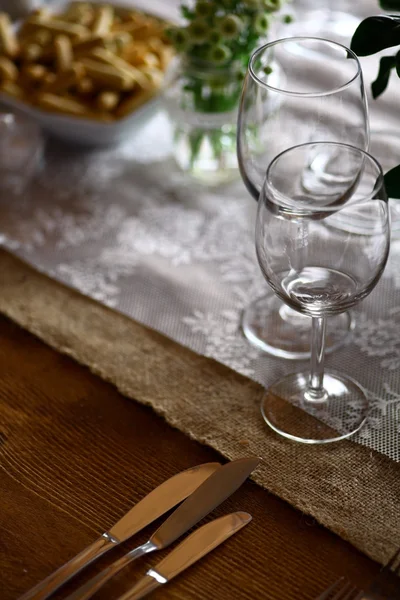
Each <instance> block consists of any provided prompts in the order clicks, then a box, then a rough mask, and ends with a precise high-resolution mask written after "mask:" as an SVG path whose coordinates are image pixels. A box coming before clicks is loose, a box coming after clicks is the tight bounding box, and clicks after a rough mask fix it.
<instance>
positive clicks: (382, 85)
mask: <svg viewBox="0 0 400 600" xmlns="http://www.w3.org/2000/svg"><path fill="white" fill-rule="evenodd" d="M396 59H397V57H395V56H383V57H382V58H381V60H380V62H379V72H378V76H377V78H376V79H375V81H374V82H373V83H372V85H371V90H372V96H373V97H374V98H377V97H378V96H380V95H381V94H382V92H384V91H385V90H386V88H387V84H388V83H389V77H390V73H391V71H392V69H393V68H394V67H395V66H396Z"/></svg>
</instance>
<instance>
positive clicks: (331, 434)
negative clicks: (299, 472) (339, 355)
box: [261, 372, 368, 444]
mask: <svg viewBox="0 0 400 600" xmlns="http://www.w3.org/2000/svg"><path fill="white" fill-rule="evenodd" d="M308 380H309V373H293V374H292V375H287V376H286V377H284V378H283V379H281V380H280V381H278V382H277V383H274V384H273V385H272V386H271V387H270V388H269V389H268V390H267V391H266V393H265V394H264V397H263V399H262V402H261V413H262V416H263V418H264V420H265V422H266V423H267V424H268V425H269V426H270V427H271V429H273V430H274V431H275V432H276V433H278V434H279V435H282V436H284V437H286V438H288V439H290V440H293V441H296V442H301V443H303V444H328V443H330V442H338V441H340V440H343V439H345V438H348V437H350V436H352V435H354V434H355V433H356V432H357V431H359V430H360V429H361V427H362V426H363V425H364V423H365V422H366V419H367V416H368V400H367V398H366V395H365V393H364V391H363V389H362V388H361V387H360V386H359V385H358V383H356V382H355V381H354V380H353V379H351V378H350V377H347V376H344V375H339V374H337V373H333V372H327V373H326V374H325V375H324V389H325V391H326V392H327V398H328V399H327V400H325V401H321V402H316V401H312V402H310V401H308V400H306V398H305V396H304V394H305V392H306V391H307V386H308Z"/></svg>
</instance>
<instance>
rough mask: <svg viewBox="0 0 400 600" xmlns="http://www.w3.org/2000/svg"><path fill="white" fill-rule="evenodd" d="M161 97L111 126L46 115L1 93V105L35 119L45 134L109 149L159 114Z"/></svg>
mask: <svg viewBox="0 0 400 600" xmlns="http://www.w3.org/2000/svg"><path fill="white" fill-rule="evenodd" d="M159 102H160V98H159V97H154V98H152V99H151V100H148V101H147V102H146V103H145V104H143V105H142V106H140V107H139V108H137V109H136V110H135V111H133V112H132V113H131V114H129V115H128V116H126V117H124V118H123V119H119V120H118V121H113V122H111V123H102V122H101V121H95V120H94V119H84V118H80V117H74V116H70V115H64V114H61V113H60V114H58V113H52V112H47V111H44V110H41V109H40V108H37V107H36V106H30V105H29V104H27V103H25V102H21V101H20V100H17V99H16V98H13V97H12V96H9V95H8V94H4V93H0V103H1V104H2V105H3V106H5V107H7V108H9V109H11V110H13V111H17V112H19V113H21V114H23V115H26V116H27V117H29V118H31V119H33V120H34V121H35V122H36V123H37V124H38V125H40V127H41V128H42V129H43V131H44V132H45V133H47V134H48V135H50V136H52V137H56V138H59V139H63V140H65V141H68V142H72V143H74V144H79V145H81V146H110V145H113V144H118V143H119V142H122V141H123V140H125V139H127V138H128V137H131V136H132V135H134V134H135V131H138V130H139V128H141V127H142V126H143V125H144V124H145V123H147V121H148V120H149V119H150V118H151V117H152V116H153V114H154V113H155V112H156V110H157V107H158V104H159Z"/></svg>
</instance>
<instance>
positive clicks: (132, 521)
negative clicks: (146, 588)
mask: <svg viewBox="0 0 400 600" xmlns="http://www.w3.org/2000/svg"><path fill="white" fill-rule="evenodd" d="M220 468H221V465H220V464H219V463H205V464H203V465H198V466H196V467H192V468H191V469H187V470H186V471H182V473H178V474H177V475H174V476H173V477H171V478H170V479H168V480H167V481H164V482H163V483H162V484H161V485H159V486H158V487H157V488H155V489H154V490H152V491H151V492H150V493H149V494H148V495H147V496H145V497H144V498H142V500H140V502H138V503H137V504H135V506H133V508H131V509H130V511H128V512H127V513H126V515H124V516H123V517H122V519H120V520H119V521H118V522H117V523H115V525H113V527H111V529H110V530H109V531H106V532H105V533H103V534H102V535H101V536H100V537H99V538H98V539H97V540H95V541H94V542H93V543H92V544H91V545H90V546H88V547H87V548H85V549H84V550H82V552H80V553H79V554H77V555H76V556H75V557H74V558H72V559H71V560H70V561H69V562H67V563H65V564H64V565H62V566H61V567H60V568H59V569H57V571H55V572H54V573H52V574H51V575H49V576H48V577H46V579H43V581H41V582H40V583H38V584H37V585H36V586H35V587H33V588H32V589H31V590H29V591H28V592H26V593H25V594H24V595H23V596H21V598H20V600H44V599H45V598H48V596H50V594H52V593H53V592H55V591H56V590H57V589H58V588H59V587H60V586H61V585H63V584H64V583H66V582H67V581H68V580H69V579H71V577H73V576H74V575H76V574H77V573H79V571H81V570H82V569H83V568H84V567H86V566H87V565H88V564H89V563H91V562H92V561H93V560H95V559H97V558H99V556H102V555H103V554H105V553H106V552H108V551H109V550H111V548H114V547H115V546H118V544H120V543H121V542H124V541H125V540H127V539H128V538H130V537H131V536H133V535H134V534H135V533H137V532H138V531H140V530H141V529H143V528H144V527H146V526H147V525H149V524H150V523H152V522H153V521H155V520H156V519H158V517H161V515H163V514H164V513H166V512H168V511H169V510H171V508H173V507H174V506H176V505H177V504H179V502H182V500H184V499H185V498H187V497H188V496H190V494H191V493H192V492H193V491H194V490H195V489H196V488H198V487H199V485H200V484H201V483H203V481H205V480H206V479H207V477H209V476H210V475H211V474H212V473H214V472H215V471H216V470H218V469H220Z"/></svg>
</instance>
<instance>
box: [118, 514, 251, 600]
mask: <svg viewBox="0 0 400 600" xmlns="http://www.w3.org/2000/svg"><path fill="white" fill-rule="evenodd" d="M250 521H251V515H249V514H248V513H245V512H235V513H232V514H230V515H225V517H221V518H220V519H215V521H211V523H207V525H203V527H200V529H197V531H195V532H194V533H192V534H191V535H189V537H187V538H186V539H185V540H184V541H183V542H182V543H181V544H179V546H178V547H177V548H174V550H172V552H170V553H169V554H168V556H166V558H164V559H163V560H162V561H161V562H159V563H158V565H157V566H156V567H155V568H154V569H149V570H148V571H147V573H146V575H145V576H144V577H143V578H142V579H140V580H139V581H138V583H137V584H136V585H134V586H133V587H132V588H131V589H130V590H129V591H128V592H126V593H125V594H123V595H122V596H120V597H119V598H118V600H140V598H144V597H145V596H147V594H150V592H153V591H154V590H155V589H157V588H158V587H160V586H161V585H163V584H164V583H168V581H171V579H173V578H174V577H176V576H177V575H179V574H180V573H182V571H184V570H185V569H187V568H188V567H190V566H191V565H192V564H193V563H195V562H196V561H198V560H200V558H202V557H203V556H205V555H206V554H208V553H209V552H211V550H214V548H216V547H217V546H219V545H220V544H222V542H224V541H225V540H227V539H228V538H230V537H231V535H233V534H234V533H236V532H237V531H239V529H242V527H244V526H245V525H247V524H248V523H250Z"/></svg>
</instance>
